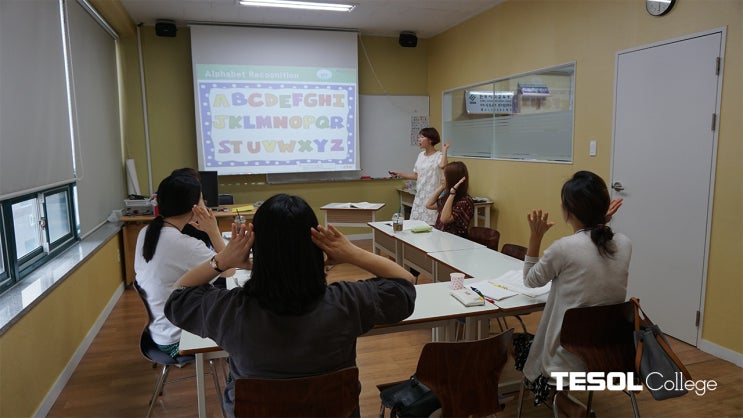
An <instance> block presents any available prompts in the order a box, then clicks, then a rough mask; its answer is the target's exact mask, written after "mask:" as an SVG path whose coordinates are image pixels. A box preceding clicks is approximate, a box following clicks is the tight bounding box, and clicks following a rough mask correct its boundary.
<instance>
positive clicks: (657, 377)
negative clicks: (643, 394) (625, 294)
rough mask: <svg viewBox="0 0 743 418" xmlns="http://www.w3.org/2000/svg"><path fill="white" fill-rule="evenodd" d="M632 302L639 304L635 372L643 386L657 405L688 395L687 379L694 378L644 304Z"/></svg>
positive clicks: (637, 307)
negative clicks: (662, 401)
mask: <svg viewBox="0 0 743 418" xmlns="http://www.w3.org/2000/svg"><path fill="white" fill-rule="evenodd" d="M632 301H633V302H634V303H635V349H636V350H637V352H636V353H635V370H636V372H637V374H638V375H639V376H640V378H641V379H642V383H643V385H645V387H646V388H647V389H648V391H649V392H650V394H651V395H652V396H653V399H655V400H657V401H661V400H664V399H670V398H676V397H679V396H683V395H685V394H686V393H687V392H688V391H687V390H686V388H685V386H684V379H688V380H691V374H689V371H688V370H687V369H686V367H685V366H684V364H683V363H682V362H681V360H679V358H678V357H677V356H676V353H674V352H673V350H671V346H670V345H668V341H667V340H666V337H665V336H664V335H663V331H661V330H660V328H659V327H658V325H656V324H654V323H653V321H651V320H650V318H648V316H647V315H646V314H645V311H643V310H642V308H641V307H640V300H639V299H637V298H632ZM640 313H642V316H641V315H640ZM669 382H671V384H670V385H669V384H668V383H669Z"/></svg>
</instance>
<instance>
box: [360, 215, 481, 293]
mask: <svg viewBox="0 0 743 418" xmlns="http://www.w3.org/2000/svg"><path fill="white" fill-rule="evenodd" d="M410 225H414V223H412V222H411V221H405V224H404V225H403V230H402V231H400V232H393V231H392V226H391V225H390V223H389V222H369V226H371V227H372V232H373V234H372V237H373V244H372V247H373V249H374V253H375V254H387V255H390V256H393V257H394V258H395V261H396V262H397V264H399V265H401V266H403V267H405V268H411V267H412V268H414V269H416V270H418V271H420V272H425V273H426V274H428V275H429V276H431V277H432V278H433V279H434V281H436V280H437V277H436V276H435V274H434V273H435V263H434V260H433V259H432V258H431V257H430V256H429V254H431V253H437V252H448V251H458V250H468V251H469V250H473V249H477V248H486V247H485V246H484V245H482V244H478V243H476V242H474V241H470V240H468V239H466V238H462V237H460V236H457V235H454V234H450V233H448V232H443V231H439V230H438V229H432V230H431V232H420V233H415V232H413V231H411V230H410Z"/></svg>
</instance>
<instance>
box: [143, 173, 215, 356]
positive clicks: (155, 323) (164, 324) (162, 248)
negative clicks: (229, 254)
mask: <svg viewBox="0 0 743 418" xmlns="http://www.w3.org/2000/svg"><path fill="white" fill-rule="evenodd" d="M157 201H158V208H159V209H160V215H158V216H157V217H155V219H154V220H153V221H152V222H151V223H150V224H149V225H147V227H146V228H142V230H141V231H140V232H139V236H138V237H137V244H136V247H135V254H134V271H135V272H136V276H137V277H136V283H137V285H138V287H139V289H141V291H142V294H143V295H144V298H145V300H146V302H147V305H148V306H149V308H150V312H151V313H152V321H151V322H150V324H149V325H148V328H149V331H150V334H151V336H152V340H153V341H154V342H155V343H156V344H157V345H158V347H159V348H160V350H161V351H163V352H165V353H167V354H169V355H170V356H172V357H175V356H177V355H178V346H179V341H180V335H181V329H180V328H179V327H177V326H175V325H173V323H171V322H170V321H169V320H168V319H167V318H166V317H165V313H164V311H163V308H164V305H165V302H166V300H167V299H168V297H169V296H170V293H171V292H172V290H173V287H174V285H175V282H176V281H177V280H178V278H179V277H181V276H182V275H183V274H184V273H185V272H187V271H189V270H190V269H192V268H194V267H196V266H198V265H199V264H200V263H202V262H204V261H206V260H209V259H210V258H212V257H213V256H214V254H215V250H216V251H219V250H221V249H223V248H224V240H222V237H221V234H220V232H219V229H218V227H217V223H216V220H215V219H214V216H213V215H212V214H211V213H208V211H206V208H204V207H203V200H202V198H201V183H199V181H198V179H197V178H195V177H193V176H187V175H170V176H168V177H166V178H165V179H163V180H162V181H161V182H160V184H159V185H158V188H157ZM200 202H201V203H200ZM195 221H199V226H200V228H202V230H203V231H204V232H205V233H206V234H207V235H208V238H209V240H210V241H211V242H212V243H214V249H212V248H209V247H208V246H207V244H206V243H205V241H204V240H202V239H199V238H194V237H192V236H189V235H187V234H185V233H183V230H184V229H185V228H186V227H187V226H188V225H189V224H190V223H192V222H195ZM215 276H216V274H212V275H211V277H210V280H211V279H214V278H215Z"/></svg>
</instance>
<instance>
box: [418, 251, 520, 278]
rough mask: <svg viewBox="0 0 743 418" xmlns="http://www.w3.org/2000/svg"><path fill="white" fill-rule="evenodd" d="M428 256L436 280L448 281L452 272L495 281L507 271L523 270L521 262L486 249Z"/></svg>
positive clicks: (447, 252) (436, 253) (445, 252)
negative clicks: (432, 265) (431, 262)
mask: <svg viewBox="0 0 743 418" xmlns="http://www.w3.org/2000/svg"><path fill="white" fill-rule="evenodd" d="M428 256H429V257H431V258H432V259H433V262H434V276H435V279H437V280H448V278H449V273H451V272H454V271H458V272H461V273H464V274H466V275H467V276H469V277H477V278H478V279H480V280H483V279H495V278H497V277H500V276H501V275H503V274H505V273H506V272H508V271H511V270H521V269H523V268H524V262H523V261H521V260H519V259H517V258H513V257H511V256H508V255H505V254H503V253H501V252H498V251H494V250H491V249H490V248H487V247H482V248H474V249H470V250H467V251H444V252H435V253H430V254H428Z"/></svg>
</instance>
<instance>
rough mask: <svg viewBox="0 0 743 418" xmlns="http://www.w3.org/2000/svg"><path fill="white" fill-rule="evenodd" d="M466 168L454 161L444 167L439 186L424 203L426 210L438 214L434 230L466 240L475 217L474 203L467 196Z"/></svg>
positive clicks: (459, 162) (461, 163)
mask: <svg viewBox="0 0 743 418" xmlns="http://www.w3.org/2000/svg"><path fill="white" fill-rule="evenodd" d="M467 175H468V174H467V166H466V165H464V163H463V162H461V161H454V162H451V163H449V164H447V165H446V166H445V167H444V177H443V178H442V179H441V185H440V186H439V187H438V188H437V189H436V191H435V192H434V193H433V194H432V195H431V198H429V199H428V202H426V207H427V208H428V209H433V210H436V211H437V212H438V214H437V216H436V224H435V225H434V228H436V229H438V230H441V231H444V232H449V233H452V234H454V235H459V236H460V237H463V238H467V235H468V231H469V228H470V221H471V220H472V217H473V216H474V215H475V202H474V200H472V197H471V196H470V195H469V194H467V189H468V187H469V182H468V181H467Z"/></svg>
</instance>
